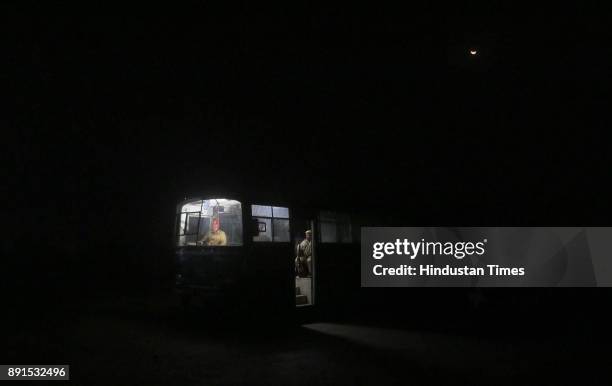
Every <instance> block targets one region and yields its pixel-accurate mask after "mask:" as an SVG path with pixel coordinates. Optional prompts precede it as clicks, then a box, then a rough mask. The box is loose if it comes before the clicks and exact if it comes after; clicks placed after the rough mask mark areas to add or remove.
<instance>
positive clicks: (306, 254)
mask: <svg viewBox="0 0 612 386" xmlns="http://www.w3.org/2000/svg"><path fill="white" fill-rule="evenodd" d="M295 274H296V275H297V276H299V277H312V231H311V230H307V231H306V232H305V238H304V240H303V241H302V242H301V243H299V244H298V246H297V257H296V258H295Z"/></svg>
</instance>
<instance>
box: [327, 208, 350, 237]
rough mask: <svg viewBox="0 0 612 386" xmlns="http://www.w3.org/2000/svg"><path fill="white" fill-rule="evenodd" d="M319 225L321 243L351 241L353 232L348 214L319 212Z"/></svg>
mask: <svg viewBox="0 0 612 386" xmlns="http://www.w3.org/2000/svg"><path fill="white" fill-rule="evenodd" d="M319 222H320V226H321V232H320V236H319V237H320V238H319V240H320V241H321V242H322V243H351V242H353V234H352V228H351V221H350V218H349V216H348V215H346V214H340V213H333V212H321V213H319Z"/></svg>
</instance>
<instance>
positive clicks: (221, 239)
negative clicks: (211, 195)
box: [177, 198, 242, 246]
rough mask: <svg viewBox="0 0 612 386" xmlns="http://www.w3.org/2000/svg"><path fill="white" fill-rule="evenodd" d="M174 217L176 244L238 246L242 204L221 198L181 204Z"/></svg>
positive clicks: (240, 231) (240, 240)
mask: <svg viewBox="0 0 612 386" xmlns="http://www.w3.org/2000/svg"><path fill="white" fill-rule="evenodd" d="M177 220H178V227H177V228H178V229H177V235H178V245H179V246H189V245H192V246H240V245H242V205H241V204H240V202H239V201H235V200H227V199H223V198H219V199H210V200H194V201H190V202H187V203H185V204H183V206H182V207H181V210H180V213H179V214H178V215H177Z"/></svg>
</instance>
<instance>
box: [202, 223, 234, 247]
mask: <svg viewBox="0 0 612 386" xmlns="http://www.w3.org/2000/svg"><path fill="white" fill-rule="evenodd" d="M211 228H212V229H211V230H210V232H208V233H207V234H205V235H204V236H202V238H200V240H198V244H199V245H207V246H224V245H227V236H226V235H225V232H223V231H222V230H221V227H220V225H219V219H218V218H217V217H214V218H213V219H212V225H211Z"/></svg>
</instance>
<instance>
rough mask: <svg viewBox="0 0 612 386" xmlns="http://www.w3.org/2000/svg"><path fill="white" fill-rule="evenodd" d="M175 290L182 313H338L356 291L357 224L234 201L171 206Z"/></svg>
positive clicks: (327, 214) (344, 217)
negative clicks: (211, 308) (212, 310)
mask: <svg viewBox="0 0 612 386" xmlns="http://www.w3.org/2000/svg"><path fill="white" fill-rule="evenodd" d="M175 231H176V232H175V262H176V282H175V288H176V291H177V293H178V295H179V296H180V299H181V303H182V304H183V305H184V306H185V307H187V308H200V309H203V308H206V306H213V305H214V306H215V307H218V306H222V307H227V308H233V309H239V308H247V309H250V310H262V309H269V310H271V311H272V313H273V314H275V315H278V316H288V315H292V314H293V315H295V314H296V313H311V314H312V313H314V312H316V310H320V309H325V308H328V309H330V308H333V309H340V308H342V307H343V306H350V303H351V302H353V301H354V299H352V296H351V295H352V294H354V293H355V292H356V291H358V289H359V287H360V275H359V269H360V264H359V259H360V257H359V256H360V255H359V244H358V242H359V239H360V226H358V225H357V223H356V219H355V218H353V217H352V216H349V215H348V214H346V213H339V212H337V211H332V210H322V209H318V208H305V207H296V206H292V205H290V204H287V203H282V202H280V203H279V202H266V201H265V200H262V201H254V200H253V199H248V198H242V197H236V196H232V197H229V196H214V195H213V196H198V197H192V198H188V199H185V200H183V201H181V202H179V203H178V205H177V207H176V224H175Z"/></svg>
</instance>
